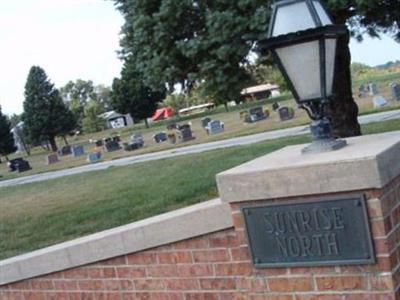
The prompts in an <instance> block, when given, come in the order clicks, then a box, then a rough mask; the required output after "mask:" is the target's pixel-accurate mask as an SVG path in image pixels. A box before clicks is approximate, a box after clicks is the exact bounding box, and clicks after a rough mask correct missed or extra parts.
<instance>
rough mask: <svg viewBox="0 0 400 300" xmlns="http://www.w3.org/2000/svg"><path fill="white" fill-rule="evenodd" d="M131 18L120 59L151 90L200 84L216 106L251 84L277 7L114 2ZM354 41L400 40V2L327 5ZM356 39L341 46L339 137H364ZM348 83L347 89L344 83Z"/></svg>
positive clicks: (256, 2)
mask: <svg viewBox="0 0 400 300" xmlns="http://www.w3.org/2000/svg"><path fill="white" fill-rule="evenodd" d="M114 2H115V4H116V7H117V8H118V9H119V10H120V12H121V13H122V14H123V16H124V18H125V24H124V26H123V28H122V39H121V46H122V51H121V58H122V59H123V60H124V61H125V62H126V61H127V60H129V61H131V63H133V64H135V66H136V68H137V69H138V70H139V71H140V72H141V73H142V75H143V81H144V82H145V83H146V85H148V86H150V87H154V86H159V85H160V84H165V85H167V86H168V87H169V92H172V90H173V88H174V86H175V85H176V84H180V85H181V87H182V90H183V91H187V90H190V89H191V88H192V87H193V86H195V83H196V82H197V83H201V84H202V85H204V87H205V91H206V94H207V95H208V96H209V97H210V98H211V99H212V100H213V101H215V102H216V103H226V102H227V101H231V100H234V99H235V98H238V97H239V94H240V90H241V89H242V88H243V87H245V86H246V85H248V82H249V81H248V80H249V76H248V75H249V74H248V72H246V66H247V65H249V64H251V60H250V59H249V54H250V53H252V52H253V51H254V50H255V49H256V46H257V41H258V40H260V39H263V38H265V37H266V33H267V29H268V23H269V18H270V14H271V11H270V5H271V3H272V1H271V0H270V1H266V0H239V1H227V0H212V1H199V0H114ZM323 2H324V3H325V4H326V5H327V7H328V9H329V11H330V13H331V14H332V16H333V19H334V20H335V22H336V23H338V24H347V25H348V28H349V30H350V31H349V35H350V34H351V35H352V36H354V37H357V38H358V39H361V37H362V36H363V34H370V35H372V36H377V35H379V33H382V32H387V33H389V34H393V35H395V37H397V38H398V39H399V38H400V32H399V19H400V18H399V14H400V10H399V9H398V0H387V1H369V0H360V1H353V0H325V1H323ZM349 35H348V36H346V37H343V38H342V39H341V40H340V41H339V44H338V49H339V51H338V54H337V65H336V69H337V76H336V84H335V89H336V96H335V101H334V103H333V104H332V105H331V108H330V113H331V117H332V119H333V127H334V130H335V132H336V134H337V135H338V136H350V135H357V134H360V129H359V125H358V123H357V106H356V104H355V102H354V99H353V98H352V95H351V83H350V80H351V78H350V53H349V49H348V43H349ZM345 82H347V83H345Z"/></svg>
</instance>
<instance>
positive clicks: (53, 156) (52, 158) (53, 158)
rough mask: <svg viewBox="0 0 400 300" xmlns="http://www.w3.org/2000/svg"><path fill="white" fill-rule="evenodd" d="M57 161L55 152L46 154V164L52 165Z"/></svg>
mask: <svg viewBox="0 0 400 300" xmlns="http://www.w3.org/2000/svg"><path fill="white" fill-rule="evenodd" d="M57 162H59V159H58V155H57V153H52V154H49V155H47V156H46V164H48V165H52V164H55V163H57Z"/></svg>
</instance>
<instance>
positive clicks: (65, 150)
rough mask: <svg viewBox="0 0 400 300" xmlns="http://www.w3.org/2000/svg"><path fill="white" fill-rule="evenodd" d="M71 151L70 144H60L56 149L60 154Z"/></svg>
mask: <svg viewBox="0 0 400 300" xmlns="http://www.w3.org/2000/svg"><path fill="white" fill-rule="evenodd" d="M71 153H72V150H71V146H70V145H65V146H62V147H61V149H59V150H58V155H60V156H64V155H70V154H71Z"/></svg>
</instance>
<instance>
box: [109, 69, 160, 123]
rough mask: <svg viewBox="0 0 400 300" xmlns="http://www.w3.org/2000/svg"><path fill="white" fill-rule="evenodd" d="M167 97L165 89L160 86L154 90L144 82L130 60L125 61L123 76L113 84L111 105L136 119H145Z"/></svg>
mask: <svg viewBox="0 0 400 300" xmlns="http://www.w3.org/2000/svg"><path fill="white" fill-rule="evenodd" d="M164 98H165V91H164V88H163V87H160V88H159V89H158V91H154V90H153V89H151V88H149V87H148V86H146V85H145V84H144V81H143V77H142V76H141V75H140V73H139V72H138V71H137V70H136V69H135V66H134V65H133V63H131V62H130V61H127V62H125V65H124V67H123V69H122V72H121V78H120V79H118V78H115V79H114V81H113V85H112V93H111V106H112V107H113V109H114V110H116V111H117V112H119V113H122V114H130V115H131V116H132V118H133V119H134V120H144V122H145V124H146V127H149V125H148V123H147V118H149V117H151V116H152V115H153V113H154V112H155V110H156V109H157V104H158V103H159V102H160V101H162V100H163V99H164Z"/></svg>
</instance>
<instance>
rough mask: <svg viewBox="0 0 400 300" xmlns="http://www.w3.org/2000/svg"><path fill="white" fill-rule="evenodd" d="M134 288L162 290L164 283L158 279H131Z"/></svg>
mask: <svg viewBox="0 0 400 300" xmlns="http://www.w3.org/2000/svg"><path fill="white" fill-rule="evenodd" d="M133 283H134V285H135V289H136V290H162V289H164V283H163V281H162V280H160V279H140V280H134V281H133Z"/></svg>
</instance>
